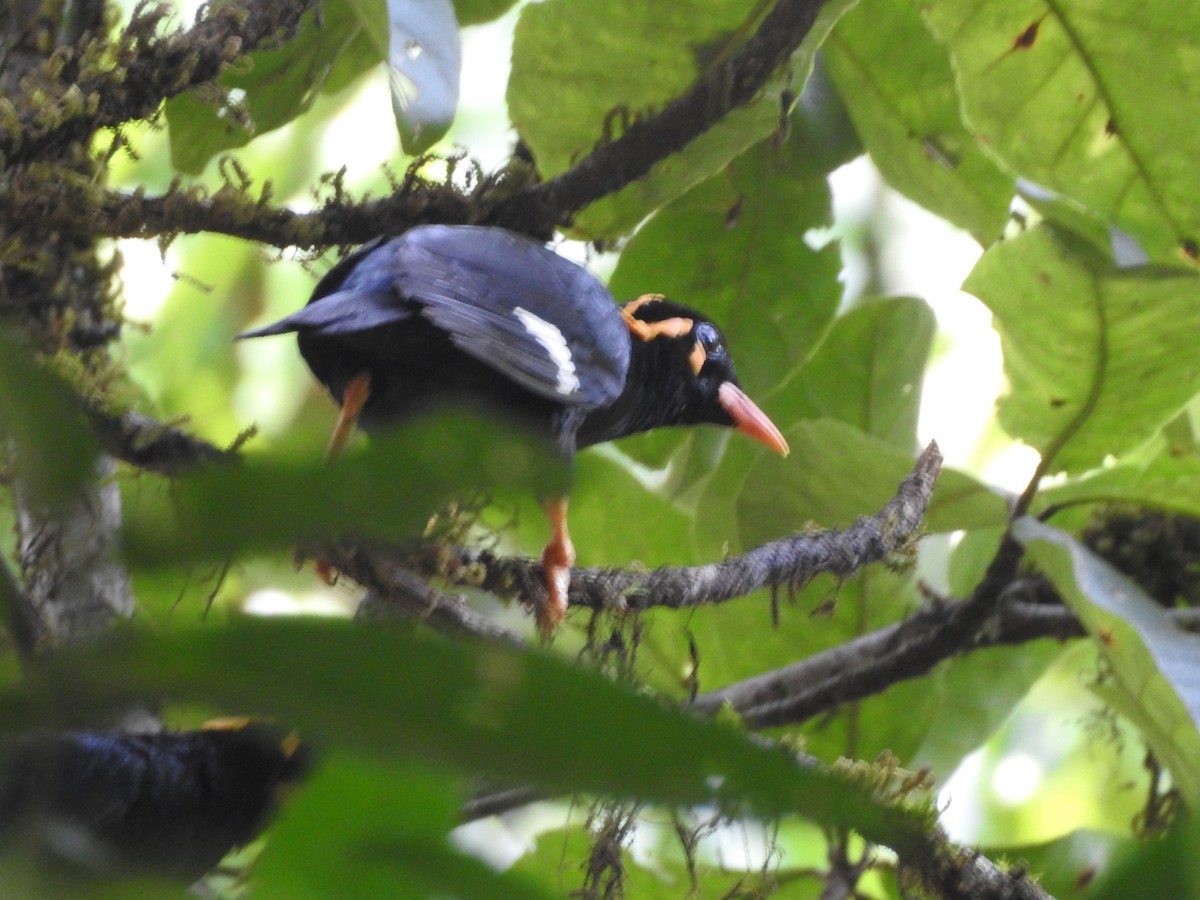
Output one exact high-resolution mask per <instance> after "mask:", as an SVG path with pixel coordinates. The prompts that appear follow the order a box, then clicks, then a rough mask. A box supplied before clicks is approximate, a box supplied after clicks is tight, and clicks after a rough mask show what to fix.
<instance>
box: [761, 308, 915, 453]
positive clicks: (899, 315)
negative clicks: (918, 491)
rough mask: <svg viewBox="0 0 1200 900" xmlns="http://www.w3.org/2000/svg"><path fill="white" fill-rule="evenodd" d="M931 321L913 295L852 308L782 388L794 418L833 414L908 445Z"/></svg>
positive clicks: (897, 443)
mask: <svg viewBox="0 0 1200 900" xmlns="http://www.w3.org/2000/svg"><path fill="white" fill-rule="evenodd" d="M935 325H936V321H935V320H934V316H933V311H932V310H930V308H929V307H928V305H926V303H925V302H924V301H923V300H917V299H914V298H907V297H904V298H896V299H889V300H880V301H876V302H872V303H868V304H867V305H865V306H860V307H858V308H857V309H853V310H851V311H850V312H849V313H847V314H846V315H844V316H842V317H841V318H839V319H838V320H837V322H836V323H835V324H834V326H833V330H832V331H831V332H830V334H829V337H828V338H827V339H826V340H825V342H824V343H823V344H822V345H821V348H820V351H819V352H818V353H817V355H816V356H815V357H814V358H813V360H812V362H811V363H809V364H808V365H807V366H806V367H805V368H804V370H803V371H802V372H800V374H799V375H798V376H797V377H796V378H795V379H794V380H793V381H792V382H790V383H789V384H788V385H787V386H786V387H785V388H784V391H783V392H784V393H786V394H787V395H788V396H789V397H792V398H795V401H796V402H797V403H798V405H799V413H800V417H801V418H805V419H815V418H822V417H825V418H831V419H840V420H841V421H843V422H847V423H849V424H851V425H854V426H856V427H857V428H858V429H859V430H861V431H863V432H865V433H867V434H870V435H873V436H874V437H878V438H881V439H882V440H885V441H887V442H888V443H890V444H893V445H894V446H896V447H898V448H900V449H902V450H906V451H907V450H911V449H912V447H913V445H914V443H915V442H916V438H917V416H918V414H919V413H920V409H921V386H922V378H923V376H924V373H925V363H926V361H927V360H928V358H929V350H930V347H931V345H932V343H933V332H934V327H935Z"/></svg>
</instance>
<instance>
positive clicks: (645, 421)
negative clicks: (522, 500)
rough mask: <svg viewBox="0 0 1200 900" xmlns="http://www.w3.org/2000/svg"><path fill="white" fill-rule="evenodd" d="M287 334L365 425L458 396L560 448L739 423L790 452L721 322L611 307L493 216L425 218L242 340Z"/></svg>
mask: <svg viewBox="0 0 1200 900" xmlns="http://www.w3.org/2000/svg"><path fill="white" fill-rule="evenodd" d="M293 331H294V332H297V338H298V342H299V346H300V354H301V355H302V356H303V357H304V360H305V361H306V362H307V363H308V366H309V368H310V369H312V372H313V374H314V375H315V376H316V378H317V380H319V381H320V382H321V383H322V384H323V385H325V387H326V388H327V389H328V390H329V393H330V394H331V395H332V396H333V399H334V400H335V401H336V402H337V403H338V404H339V405H340V406H341V416H340V417H339V419H338V423H337V426H336V427H335V429H334V433H333V436H332V437H331V439H330V455H333V454H334V453H336V452H337V450H338V449H339V448H340V447H341V445H342V444H343V443H344V442H345V440H346V437H347V435H348V433H349V431H350V429H351V428H352V427H353V425H354V423H355V422H356V421H360V422H361V423H362V425H363V427H364V428H365V429H367V430H368V431H369V430H371V429H373V428H376V427H379V426H382V425H386V424H393V423H395V422H397V421H400V420H403V419H405V418H406V417H408V416H411V415H413V414H415V413H419V412H421V411H423V410H426V409H431V408H434V407H443V406H446V405H455V404H457V405H465V406H469V407H474V408H476V409H478V410H480V411H482V412H484V413H485V414H487V415H492V416H495V415H500V416H503V417H505V418H507V419H509V420H511V421H514V422H516V423H518V424H521V425H524V426H526V427H528V428H532V429H534V431H535V432H536V433H538V434H541V435H543V436H545V437H546V438H547V439H548V440H549V441H551V442H553V444H554V445H555V446H556V447H557V449H558V450H559V451H560V452H561V453H562V454H563V455H564V456H565V457H567V458H568V459H569V458H571V457H572V456H573V455H574V453H575V451H576V450H578V449H581V448H583V447H588V446H590V445H592V444H597V443H600V442H602V441H609V440H613V439H615V438H620V437H625V436H626V435H630V434H635V433H637V432H639V431H647V430H649V429H651V428H658V427H660V426H664V425H695V424H700V423H704V422H707V423H712V424H716V425H724V426H727V427H733V428H737V429H738V430H740V431H743V432H745V433H747V434H749V435H750V436H751V437H753V438H755V439H756V440H759V441H761V442H762V443H764V444H766V445H767V446H768V447H770V448H771V449H772V450H775V451H777V452H779V453H781V454H785V455H786V454H787V452H788V446H787V442H786V441H785V440H784V438H783V435H782V434H780V433H779V429H778V428H776V427H775V425H774V424H773V423H772V422H771V420H770V419H769V418H767V416H766V414H764V413H763V412H762V410H760V409H759V408H758V407H757V406H756V405H755V404H754V403H753V401H751V400H750V398H749V397H747V396H746V394H745V393H744V392H743V391H742V389H741V388H740V387H739V386H738V382H737V377H736V375H735V374H734V370H733V363H732V362H731V361H730V359H729V354H728V352H727V351H726V349H725V343H724V339H723V338H722V336H721V332H720V331H719V330H718V329H717V327H716V326H715V325H714V324H713V323H712V322H710V321H709V320H708V319H706V318H704V317H703V316H702V315H700V313H698V312H696V311H695V310H692V309H689V308H688V307H686V306H681V305H680V304H677V303H673V302H671V301H669V300H667V299H666V298H665V297H663V296H662V295H660V294H645V295H643V296H641V297H639V298H638V299H636V300H633V301H631V302H629V303H626V304H625V305H624V306H617V305H616V302H615V301H614V300H613V298H612V295H611V294H610V293H609V292H608V290H607V288H605V287H604V285H602V284H601V283H600V282H599V281H597V280H596V278H595V277H593V276H592V275H591V274H590V273H588V272H587V271H586V270H585V269H583V268H582V267H580V266H578V265H576V264H574V263H572V262H570V261H568V260H566V259H563V258H562V257H561V256H559V255H558V254H556V253H554V252H553V251H551V250H549V249H547V248H546V247H545V246H544V245H542V244H540V243H538V242H536V241H533V240H530V239H528V238H525V237H522V236H520V235H517V234H514V233H512V232H509V231H506V230H504V229H500V228H488V227H481V226H469V225H423V226H419V227H417V228H413V229H411V230H410V231H407V232H405V233H404V234H402V235H401V236H399V237H395V238H390V239H389V238H378V239H376V240H374V241H372V242H371V243H368V244H366V245H364V246H363V247H361V248H359V249H358V250H356V251H355V252H354V253H351V254H350V255H349V256H347V257H346V258H345V259H344V260H342V261H341V262H340V263H338V264H337V265H336V266H334V267H333V268H332V269H330V270H329V272H328V273H327V274H326V275H325V277H324V278H322V279H321V281H320V282H319V283H318V284H317V287H316V289H315V290H314V291H313V295H312V298H311V299H310V300H309V302H308V305H307V306H305V307H304V308H303V309H301V310H299V311H297V312H295V313H292V314H291V315H290V316H287V317H285V318H283V319H281V320H279V321H278V322H275V323H273V324H271V325H267V326H266V327H264V328H259V329H256V330H254V331H247V332H245V333H243V334H241V335H239V337H241V338H248V337H263V336H266V335H273V334H283V333H286V332H293ZM547 507H548V511H549V514H550V518H551V523H552V531H553V533H552V536H551V539H550V542H549V543H548V544H547V545H546V549H545V551H544V552H543V553H542V567H543V570H544V572H545V575H546V585H547V588H548V590H549V598H548V600H547V603H546V604H545V606H544V607H543V608H542V609H540V610H539V613H538V624H539V625H540V627H541V628H542V630H543V632H549V631H551V630H553V628H554V626H555V625H556V624H557V623H558V621H559V620H560V619H561V618H562V616H563V613H564V612H565V611H566V606H567V603H566V596H567V585H568V584H569V581H570V568H571V566H572V565H573V564H574V561H575V552H574V548H573V547H572V545H571V541H570V537H569V536H568V534H567V527H566V512H567V501H566V499H565V498H559V499H557V500H553V501H550V502H549V503H548V504H547Z"/></svg>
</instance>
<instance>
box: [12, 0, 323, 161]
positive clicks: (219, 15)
mask: <svg viewBox="0 0 1200 900" xmlns="http://www.w3.org/2000/svg"><path fill="white" fill-rule="evenodd" d="M315 5H316V0H245V2H242V3H223V4H208V5H206V6H204V7H202V8H201V14H200V16H199V17H198V19H197V21H196V24H195V25H194V26H193V27H192V28H191V29H190V30H188V31H184V30H182V29H178V30H175V31H171V32H169V33H167V34H164V35H161V36H156V34H155V32H156V31H157V30H158V28H159V26H160V25H161V24H162V22H163V20H164V19H166V17H167V16H168V15H169V12H170V10H169V8H168V7H165V6H158V5H154V6H144V7H139V8H138V9H137V11H135V14H134V16H133V19H132V20H131V21H130V23H129V25H128V26H127V27H126V29H125V30H124V31H123V32H122V34H121V35H120V37H119V38H118V40H117V41H116V42H109V41H108V40H107V39H105V38H92V39H91V40H90V41H88V42H86V43H80V44H79V45H77V46H75V47H72V48H63V49H61V50H60V51H59V52H58V53H57V54H56V55H55V58H54V59H53V60H52V61H51V62H50V63H48V64H47V65H46V66H44V67H42V68H41V69H40V70H39V71H37V72H35V73H33V74H32V75H31V76H30V78H29V83H28V86H27V93H26V94H25V95H24V96H20V95H18V96H15V97H14V96H10V97H9V98H8V101H9V102H10V103H11V104H12V106H13V107H14V108H15V110H16V113H17V121H15V122H13V123H12V124H11V125H7V126H6V127H5V128H4V130H3V132H0V156H3V158H4V160H5V163H6V164H7V165H8V166H13V165H15V164H19V163H23V162H28V161H30V160H34V159H37V158H38V157H39V156H41V155H42V154H43V153H44V152H45V151H46V149H47V148H54V147H59V146H62V145H63V144H67V143H71V142H73V141H77V140H83V139H85V138H87V137H88V136H90V135H91V134H92V133H93V132H95V131H96V129H98V128H103V127H111V126H116V125H120V124H121V123H122V122H128V121H130V120H133V119H143V118H146V117H148V116H151V115H153V114H154V113H155V112H157V111H158V109H159V107H160V106H161V104H162V101H163V100H166V99H169V98H170V97H173V96H175V95H177V94H181V93H183V92H184V91H186V90H189V89H190V88H193V87H196V86H197V85H200V84H205V83H207V82H210V81H212V80H213V79H215V78H216V77H217V76H218V75H220V74H221V72H222V71H223V70H224V69H225V68H226V67H227V66H228V65H229V64H230V63H232V62H233V61H234V60H236V59H237V58H238V57H240V56H242V55H244V54H245V53H248V52H249V51H250V50H253V49H255V48H256V47H258V46H260V45H263V44H265V43H267V42H268V41H269V40H270V39H272V38H275V37H277V36H280V35H286V34H290V33H291V32H294V31H295V29H296V27H297V26H298V25H299V22H300V18H301V16H302V15H303V14H304V13H305V12H306V11H307V10H308V9H310V8H311V7H313V6H315ZM108 56H115V61H114V60H112V59H108V58H107V57H108ZM101 59H104V62H103V63H102V62H101V61H100V60H101ZM33 95H36V96H33Z"/></svg>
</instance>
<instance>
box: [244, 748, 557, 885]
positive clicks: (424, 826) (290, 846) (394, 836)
mask: <svg viewBox="0 0 1200 900" xmlns="http://www.w3.org/2000/svg"><path fill="white" fill-rule="evenodd" d="M438 768H441V767H440V766H439V767H438ZM295 793H296V796H295V797H294V799H292V800H291V802H289V803H288V804H287V806H286V807H285V811H284V815H283V816H281V817H280V821H279V822H278V823H277V824H276V825H275V826H274V827H273V828H272V829H271V833H270V839H269V841H268V842H267V847H266V850H265V851H264V853H263V855H262V856H261V857H260V858H259V860H258V861H257V863H256V865H255V866H254V879H253V889H254V890H253V894H252V896H258V897H306V896H331V895H334V894H336V895H337V896H339V897H399V896H404V897H434V896H457V897H471V898H475V897H479V898H489V897H490V898H497V900H507V898H510V897H529V898H537V897H543V898H549V897H553V896H555V895H553V894H551V893H549V892H547V891H545V890H544V889H540V888H539V887H538V886H537V885H536V884H535V883H533V882H532V881H531V880H530V879H528V878H522V877H520V876H516V875H513V874H501V873H497V872H494V871H493V870H492V869H490V868H489V867H488V866H486V865H485V864H484V863H482V862H480V861H479V860H477V859H473V858H471V857H468V856H466V855H464V854H462V853H460V852H459V851H457V850H455V849H454V848H453V847H452V846H451V845H450V842H449V841H448V840H447V837H446V835H447V833H448V832H449V831H450V829H451V828H453V827H454V825H455V824H457V823H456V821H455V817H456V813H457V811H458V805H459V803H460V802H461V798H460V797H459V796H458V792H457V791H456V790H455V789H454V784H453V782H452V781H451V780H450V779H448V778H447V777H446V775H445V774H443V773H442V772H440V771H438V770H437V769H434V768H432V767H430V766H416V765H411V764H408V765H405V764H400V765H396V764H391V765H383V764H380V763H378V762H375V761H367V760H363V759H361V758H358V757H355V756H352V755H350V754H346V753H338V752H330V753H328V754H326V755H325V758H323V759H321V761H320V765H319V766H318V768H317V770H316V772H315V773H314V775H313V777H312V778H311V779H310V780H309V781H308V782H307V783H306V784H305V785H304V789H303V790H300V791H297V792H295ZM316 823H320V827H314V825H315V824H316ZM335 873H336V875H335ZM335 880H336V887H335V885H334V883H333V882H334V881H335Z"/></svg>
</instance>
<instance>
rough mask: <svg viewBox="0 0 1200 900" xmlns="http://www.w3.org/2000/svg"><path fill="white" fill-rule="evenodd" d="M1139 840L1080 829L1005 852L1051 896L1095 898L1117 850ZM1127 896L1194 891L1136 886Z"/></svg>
mask: <svg viewBox="0 0 1200 900" xmlns="http://www.w3.org/2000/svg"><path fill="white" fill-rule="evenodd" d="M1140 843H1141V842H1139V841H1136V840H1134V839H1133V838H1130V837H1123V836H1121V835H1116V834H1107V833H1105V832H1102V831H1091V830H1087V829H1079V830H1077V831H1072V832H1071V833H1070V834H1067V835H1065V836H1064V837H1061V838H1059V839H1058V840H1054V841H1050V842H1048V843H1045V844H1037V845H1033V846H1022V847H1004V848H1002V852H1003V853H1004V854H1005V855H1006V856H1007V857H1008V858H1010V859H1013V860H1015V861H1018V862H1019V863H1020V864H1021V865H1024V866H1027V867H1028V868H1029V871H1030V873H1031V874H1033V875H1035V876H1036V877H1037V882H1038V884H1039V885H1040V886H1041V887H1042V889H1043V890H1045V891H1046V892H1047V893H1049V894H1050V895H1051V896H1053V897H1076V896H1079V897H1084V898H1087V900H1092V898H1093V897H1094V896H1095V893H1096V889H1097V887H1098V885H1099V884H1102V883H1103V881H1104V880H1105V879H1106V878H1107V876H1108V874H1109V872H1110V871H1111V869H1112V866H1113V863H1114V861H1115V858H1116V857H1117V856H1118V854H1122V853H1125V854H1128V853H1130V852H1136V848H1137V847H1138V846H1139V845H1140ZM985 852H988V851H987V850H985ZM993 858H994V857H993ZM1118 896H1122V895H1118ZM1124 896H1130V897H1134V896H1155V897H1186V896H1192V895H1191V894H1186V893H1184V894H1180V893H1174V892H1171V891H1166V892H1159V891H1154V892H1152V893H1150V894H1146V893H1143V892H1142V891H1140V890H1134V891H1132V892H1130V893H1129V894H1128V895H1124Z"/></svg>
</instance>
